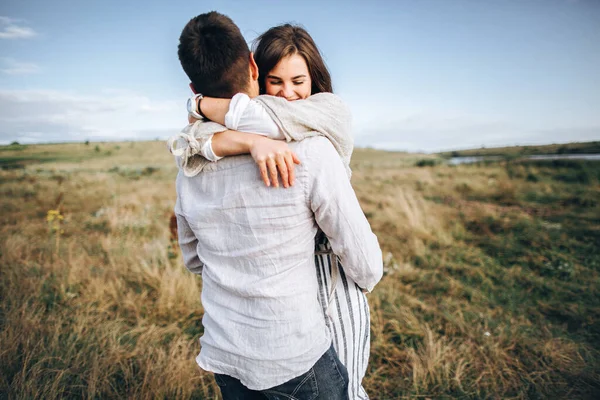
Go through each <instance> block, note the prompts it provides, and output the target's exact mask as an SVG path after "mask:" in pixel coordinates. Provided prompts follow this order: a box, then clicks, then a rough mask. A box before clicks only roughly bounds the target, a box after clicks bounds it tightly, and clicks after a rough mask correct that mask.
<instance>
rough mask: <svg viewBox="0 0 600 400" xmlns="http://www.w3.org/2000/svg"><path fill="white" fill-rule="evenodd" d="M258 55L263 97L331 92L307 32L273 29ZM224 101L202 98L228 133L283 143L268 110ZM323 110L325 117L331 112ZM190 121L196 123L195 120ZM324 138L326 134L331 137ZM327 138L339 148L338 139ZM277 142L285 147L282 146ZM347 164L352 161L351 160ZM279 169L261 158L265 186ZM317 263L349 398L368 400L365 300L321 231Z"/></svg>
mask: <svg viewBox="0 0 600 400" xmlns="http://www.w3.org/2000/svg"><path fill="white" fill-rule="evenodd" d="M254 56H255V60H256V64H257V65H258V68H259V86H260V89H261V93H262V94H267V95H271V96H278V97H282V98H285V99H286V100H288V101H296V100H306V99H308V98H309V97H310V96H313V95H317V94H319V93H332V91H333V89H332V84H331V77H330V74H329V71H328V70H327V67H326V66H325V63H324V62H323V59H322V57H321V54H320V53H319V50H318V48H317V46H316V44H315V43H314V41H313V40H312V38H311V37H310V35H309V34H308V32H306V30H304V29H303V28H301V27H298V26H293V25H289V24H285V25H281V26H277V27H274V28H271V29H269V30H268V31H267V32H265V33H264V34H262V35H261V36H260V37H259V38H258V39H257V40H256V42H255V51H254ZM223 101H225V100H223V99H211V98H208V97H205V98H203V99H202V100H201V103H200V108H201V109H202V110H203V111H204V110H210V112H204V114H206V116H207V117H209V118H210V119H211V120H213V121H217V122H221V123H223V124H224V125H225V126H226V127H227V128H229V129H233V130H240V131H246V132H261V133H262V134H266V135H267V136H268V137H271V138H274V139H280V140H283V139H285V138H286V137H285V136H284V134H283V133H282V132H281V131H280V129H278V127H277V125H276V124H274V122H273V121H272V120H271V117H270V116H269V114H268V112H267V111H265V109H264V108H263V107H262V106H261V105H260V104H259V103H257V102H252V101H250V99H249V98H248V97H247V96H246V95H242V94H238V95H236V96H234V98H233V99H232V100H231V102H230V103H228V107H227V108H226V112H225V111H224V110H225V109H224V108H223V107H213V106H214V105H215V104H218V103H221V104H222V102H223ZM226 101H227V102H228V100H226ZM316 109H317V110H319V109H320V108H319V107H317V108H316ZM322 112H323V113H327V112H328V110H322ZM332 118H335V116H332ZM190 122H193V118H192V119H191V120H190ZM244 128H245V129H244ZM313 129H315V130H316V128H313ZM344 134H345V135H348V139H349V132H344ZM248 135H255V134H254V133H248ZM325 135H326V136H327V133H325ZM328 138H330V140H332V141H334V145H335V144H336V143H335V137H333V138H332V137H329V136H328ZM213 140H214V142H213V141H210V140H209V141H206V142H205V143H204V145H203V146H202V149H201V154H202V155H204V156H205V157H206V158H208V159H210V160H212V161H216V160H218V159H219V158H220V157H218V156H216V154H215V151H214V149H213V147H215V148H216V147H218V144H219V143H218V142H220V143H221V144H222V143H223V141H227V135H223V136H218V135H216V136H215V138H214V139H213ZM278 144H279V145H282V146H283V143H278ZM338 152H340V151H339V150H338ZM340 154H343V153H342V152H340ZM256 159H257V158H256V157H255V160H256ZM257 161H258V160H257ZM269 161H270V162H269ZM295 161H296V162H297V161H298V160H295ZM346 161H347V163H348V162H349V157H348V160H346ZM276 165H277V167H278V169H279V172H280V173H281V172H285V169H286V167H287V169H289V170H291V169H292V168H293V166H290V164H289V162H288V163H287V164H285V163H284V162H283V161H282V158H281V157H280V158H279V160H276V159H274V158H273V159H271V160H267V161H264V160H263V165H260V167H261V173H262V175H263V179H264V180H265V183H266V184H269V178H268V177H267V172H266V170H267V169H269V170H270V172H271V174H270V180H271V181H272V182H273V183H274V184H275V185H277V177H276V176H275V177H274V178H275V179H273V173H275V174H276V167H275V166H276ZM290 167H291V168H290ZM282 181H283V184H284V186H287V184H288V183H289V184H292V183H293V176H292V177H291V178H290V180H289V182H288V180H287V179H284V177H282ZM315 264H316V268H317V277H318V281H319V299H320V302H321V305H322V307H323V314H324V317H325V321H326V323H327V326H328V328H329V329H330V332H331V336H332V338H333V345H334V347H335V349H336V351H337V354H338V357H339V359H340V361H341V362H342V363H343V364H344V365H345V366H346V368H347V370H348V376H349V381H350V383H349V386H348V395H349V398H351V399H366V398H368V396H367V394H366V392H365V390H364V388H363V387H362V385H361V381H362V379H363V377H364V375H365V371H366V368H367V364H368V358H369V345H370V344H369V328H370V325H369V320H370V319H369V306H368V303H367V299H366V297H365V294H364V293H363V291H362V289H361V288H359V287H358V286H357V285H356V283H354V282H353V281H352V280H351V279H350V278H348V277H347V276H346V275H345V274H344V271H343V267H342V265H341V264H340V261H339V258H338V257H337V256H336V255H335V254H333V252H332V250H331V246H330V244H329V241H328V240H327V237H326V236H325V235H324V234H322V233H320V234H319V235H318V236H317V239H316V245H315Z"/></svg>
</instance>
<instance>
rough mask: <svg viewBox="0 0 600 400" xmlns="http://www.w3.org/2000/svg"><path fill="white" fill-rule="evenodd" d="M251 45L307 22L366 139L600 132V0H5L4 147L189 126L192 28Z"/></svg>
mask: <svg viewBox="0 0 600 400" xmlns="http://www.w3.org/2000/svg"><path fill="white" fill-rule="evenodd" d="M211 10H217V11H220V12H222V13H224V14H227V15H229V16H230V17H231V18H232V19H233V20H234V21H235V22H236V23H237V24H238V26H239V27H240V29H241V31H242V33H243V34H244V36H245V37H246V39H247V40H248V41H249V42H250V41H252V40H253V39H254V38H255V37H256V36H258V35H259V34H260V33H262V32H263V31H265V30H266V29H268V28H269V27H271V26H274V25H277V24H280V23H284V22H294V23H300V24H302V25H303V26H304V27H306V28H307V30H308V31H309V32H310V33H311V35H312V36H313V38H314V39H315V41H316V42H317V44H318V45H319V47H320V49H321V51H322V52H323V54H324V56H325V60H326V62H327V64H328V66H329V68H330V70H331V73H332V77H333V82H334V90H335V91H336V93H338V94H339V95H340V96H342V98H343V99H344V100H345V101H346V102H347V103H348V104H349V105H350V107H351V108H352V111H353V116H354V119H353V122H354V134H355V139H356V143H357V144H358V145H361V146H372V147H376V148H384V149H394V150H409V151H437V150H442V149H454V148H468V147H480V146H486V147H492V146H498V145H512V144H538V143H559V142H569V141H588V140H600V1H597V0H514V1H511V0H497V1H489V0H479V1H476V0H452V1H450V0H412V1H407V0H406V1H370V2H365V1H339V2H337V1H324V0H321V1H302V2H291V1H252V2H248V1H210V0H209V1H202V2H200V1H197V2H190V1H169V2H166V1H165V2H151V1H143V2H142V1H126V0H121V1H112V0H105V1H76V0H73V1H62V0H57V1H47V0H46V1H38V0H28V1H20V0H8V1H3V2H2V4H0V143H9V142H11V141H13V140H17V141H20V142H22V143H30V142H55V141H72V140H78V141H83V140H86V139H89V140H92V141H94V140H119V139H154V138H157V137H158V138H166V137H168V136H170V135H172V134H174V133H176V132H178V131H179V130H180V129H181V128H182V127H183V126H184V125H185V123H186V112H185V107H184V106H185V100H186V98H187V96H188V95H189V90H188V88H187V83H188V81H187V78H186V76H185V74H184V73H183V71H182V69H181V67H180V65H179V61H178V59H177V43H178V38H179V34H180V33H181V30H182V28H183V26H184V25H185V24H186V23H187V21H188V20H189V19H190V18H192V17H193V16H195V15H198V14H201V13H203V12H207V11H211Z"/></svg>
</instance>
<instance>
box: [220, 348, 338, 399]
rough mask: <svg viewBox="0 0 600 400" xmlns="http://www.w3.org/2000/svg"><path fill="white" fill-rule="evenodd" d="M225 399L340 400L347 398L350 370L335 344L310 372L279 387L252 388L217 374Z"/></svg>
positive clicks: (229, 377)
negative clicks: (258, 389)
mask: <svg viewBox="0 0 600 400" xmlns="http://www.w3.org/2000/svg"><path fill="white" fill-rule="evenodd" d="M215 381H217V384H218V385H219V389H221V394H222V395H223V400H242V399H243V400H254V399H261V400H265V399H268V400H315V399H326V400H338V399H340V400H341V399H348V372H347V371H346V367H344V365H343V364H342V363H341V362H340V360H339V359H338V356H337V354H336V353H335V350H334V349H333V346H331V347H330V348H329V350H327V351H326V352H325V354H323V356H321V358H320V359H319V360H318V361H317V362H316V364H315V365H313V367H312V368H311V369H309V370H308V372H306V373H304V374H302V375H300V376H298V377H296V378H293V379H292V380H290V381H287V382H286V383H283V384H281V385H279V386H275V387H272V388H270V389H266V390H260V391H256V390H250V389H248V388H247V387H246V386H244V385H242V383H241V382H240V381H239V380H237V379H235V378H232V377H231V376H228V375H221V374H215Z"/></svg>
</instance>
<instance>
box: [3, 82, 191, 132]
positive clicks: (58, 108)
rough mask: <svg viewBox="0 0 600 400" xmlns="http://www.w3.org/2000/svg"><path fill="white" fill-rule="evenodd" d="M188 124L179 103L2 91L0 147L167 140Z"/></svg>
mask: <svg viewBox="0 0 600 400" xmlns="http://www.w3.org/2000/svg"><path fill="white" fill-rule="evenodd" d="M186 123H187V113H186V111H185V106H184V104H183V102H179V101H175V100H159V99H151V98H149V97H147V96H143V95H140V94H138V93H135V92H128V91H120V90H110V91H104V92H100V93H95V95H94V96H90V95H83V94H80V93H72V92H61V91H51V90H0V143H10V142H12V141H19V142H21V143H34V142H59V141H60V142H62V141H83V140H86V139H89V140H129V139H155V138H157V137H159V138H167V137H169V136H171V135H174V134H176V133H177V132H179V131H180V130H181V128H183V127H184V126H185V125H186Z"/></svg>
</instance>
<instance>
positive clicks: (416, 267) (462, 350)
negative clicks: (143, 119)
mask: <svg viewBox="0 0 600 400" xmlns="http://www.w3.org/2000/svg"><path fill="white" fill-rule="evenodd" d="M426 157H433V156H418V155H409V154H402V153H391V152H381V151H375V150H357V151H356V152H355V155H354V157H353V170H354V176H353V186H354V187H355V190H356V192H357V195H358V197H359V199H360V202H361V204H362V206H363V210H364V212H365V214H366V215H367V217H368V218H369V220H370V222H371V225H372V227H373V230H374V231H375V232H376V233H377V235H378V237H379V240H380V243H381V246H382V248H383V251H384V255H385V276H384V278H383V280H382V282H381V283H380V284H379V285H378V286H377V288H376V290H375V291H374V292H373V293H372V294H370V295H369V302H370V305H371V314H372V326H371V329H372V345H371V349H372V352H371V360H370V366H369V370H368V372H367V377H366V379H365V382H364V384H365V387H366V388H367V390H368V392H369V393H370V394H371V396H372V398H373V399H397V398H421V399H425V398H430V399H439V398H464V399H471V398H473V399H482V398H485V399H505V398H515V399H545V398H552V399H554V398H564V399H578V398H583V399H586V398H588V399H592V398H600V278H599V273H600V184H599V183H600V163H598V162H575V161H546V162H539V161H537V162H518V161H512V162H499V163H488V164H477V165H462V166H449V165H446V164H443V163H442V164H439V165H434V166H427V165H428V164H429V163H427V162H419V161H420V160H421V159H423V158H426ZM421 161H422V160H421ZM0 163H1V165H2V170H0V194H1V200H0V209H1V213H0V215H1V216H0V220H1V223H0V229H1V234H0V398H11V399H12V398H14V399H25V398H26V399H31V398H44V399H54V398H89V399H95V398H131V399H155V398H178V399H180V398H181V399H187V398H196V399H216V398H218V397H219V396H218V394H217V392H218V390H217V386H216V385H215V383H214V380H213V378H212V376H211V375H210V374H207V373H203V372H201V371H200V370H199V369H198V368H197V366H196V364H195V361H194V358H195V356H196V354H197V353H198V351H199V343H198V337H199V336H200V335H201V334H202V325H201V317H202V313H203V309H202V305H201V304H200V301H199V293H200V290H201V280H200V278H198V277H197V276H194V275H192V274H191V273H189V272H188V271H187V270H186V269H185V268H184V266H183V264H182V261H181V258H180V255H179V252H178V248H177V246H176V244H175V243H174V242H173V241H172V237H171V231H170V228H169V222H170V216H171V213H172V209H173V205H174V199H175V191H174V179H175V175H176V167H175V165H174V163H173V160H172V158H171V156H170V155H169V154H168V152H167V151H166V146H165V144H164V143H163V142H144V143H142V142H137V143H91V144H88V145H86V144H64V145H63V144H61V145H35V146H18V145H13V146H5V147H1V148H0ZM417 165H424V166H423V167H419V166H417ZM274 190H275V189H274ZM280 190H283V189H280Z"/></svg>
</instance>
